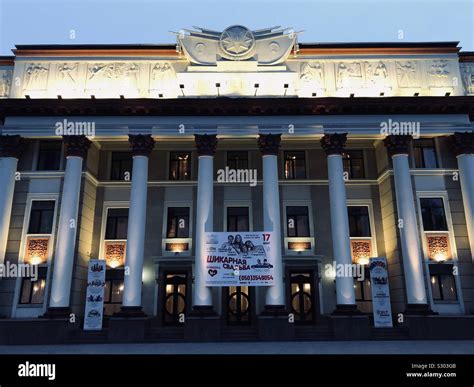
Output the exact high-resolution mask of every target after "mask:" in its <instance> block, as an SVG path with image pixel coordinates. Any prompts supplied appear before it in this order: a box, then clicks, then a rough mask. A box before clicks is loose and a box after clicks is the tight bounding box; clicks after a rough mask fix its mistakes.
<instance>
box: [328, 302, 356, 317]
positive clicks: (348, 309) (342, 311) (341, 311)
mask: <svg viewBox="0 0 474 387" xmlns="http://www.w3.org/2000/svg"><path fill="white" fill-rule="evenodd" d="M361 314H362V312H361V311H360V310H359V309H358V308H357V305H356V304H347V305H346V304H337V305H336V309H334V311H333V312H332V313H331V316H359V315H361Z"/></svg>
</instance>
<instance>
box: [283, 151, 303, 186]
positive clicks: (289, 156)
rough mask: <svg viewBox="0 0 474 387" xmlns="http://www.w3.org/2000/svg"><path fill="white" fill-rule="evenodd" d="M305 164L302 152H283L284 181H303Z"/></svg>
mask: <svg viewBox="0 0 474 387" xmlns="http://www.w3.org/2000/svg"><path fill="white" fill-rule="evenodd" d="M305 178H306V162H305V154H304V151H292V152H285V179H288V180H293V179H305Z"/></svg>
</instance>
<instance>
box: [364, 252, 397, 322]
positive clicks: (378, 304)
mask: <svg viewBox="0 0 474 387" xmlns="http://www.w3.org/2000/svg"><path fill="white" fill-rule="evenodd" d="M369 269H370V283H371V288H372V307H373V312H374V326H375V327H376V328H391V327H393V321H392V306H391V304H390V289H389V286H388V271H387V259H386V258H379V257H378V258H370V260H369Z"/></svg>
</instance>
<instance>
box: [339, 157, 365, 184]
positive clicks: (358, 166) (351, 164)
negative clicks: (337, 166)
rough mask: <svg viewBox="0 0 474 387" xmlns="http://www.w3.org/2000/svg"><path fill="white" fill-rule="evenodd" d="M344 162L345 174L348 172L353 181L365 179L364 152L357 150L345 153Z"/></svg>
mask: <svg viewBox="0 0 474 387" xmlns="http://www.w3.org/2000/svg"><path fill="white" fill-rule="evenodd" d="M342 162H343V166H344V172H347V173H348V174H349V177H350V178H351V179H363V178H364V177H365V171H364V152H362V151H356V150H351V151H345V152H344V153H343V154H342Z"/></svg>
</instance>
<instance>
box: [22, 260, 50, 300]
mask: <svg viewBox="0 0 474 387" xmlns="http://www.w3.org/2000/svg"><path fill="white" fill-rule="evenodd" d="M37 270H38V277H37V278H36V279H35V278H34V277H31V278H30V277H25V278H23V280H22V283H21V293H20V304H42V303H43V302H44V295H45V290H46V276H47V274H48V268H47V267H37Z"/></svg>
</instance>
